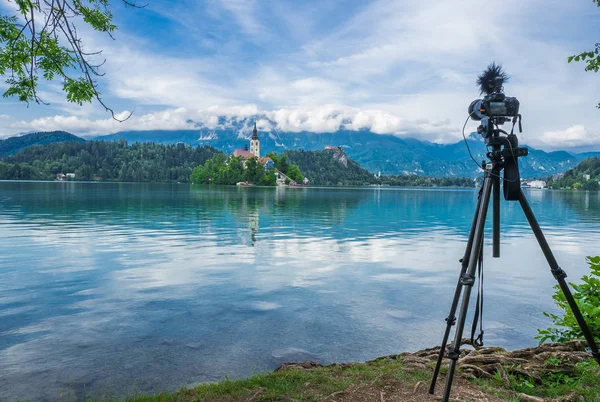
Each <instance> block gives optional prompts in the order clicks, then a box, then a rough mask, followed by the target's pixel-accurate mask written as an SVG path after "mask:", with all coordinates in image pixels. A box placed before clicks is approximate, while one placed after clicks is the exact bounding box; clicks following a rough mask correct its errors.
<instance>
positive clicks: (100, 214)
mask: <svg viewBox="0 0 600 402" xmlns="http://www.w3.org/2000/svg"><path fill="white" fill-rule="evenodd" d="M527 195H528V197H529V200H530V203H531V204H532V208H533V210H534V212H535V213H536V215H537V217H538V220H539V221H540V224H541V226H542V228H543V229H544V231H545V234H546V236H547V238H548V241H549V243H550V245H551V247H552V248H553V251H554V252H555V254H556V256H557V259H558V261H559V263H560V264H561V266H562V267H563V268H564V269H565V270H566V271H567V273H568V274H569V280H578V279H579V277H580V276H581V275H582V274H584V273H585V272H586V271H587V265H586V262H585V256H587V255H592V254H594V255H597V254H600V246H599V245H598V244H599V243H598V238H599V233H600V193H588V192H559V191H547V190H546V191H545V190H528V191H527ZM476 199H477V190H475V189H393V188H352V189H349V188H235V187H212V188H210V187H200V186H190V185H185V184H179V185H177V184H172V185H171V184H124V183H76V182H0V237H1V239H2V241H1V242H0V362H2V363H1V364H0V399H8V400H13V399H30V400H57V399H59V398H61V395H62V398H65V397H66V396H71V397H73V396H77V398H78V399H80V398H82V397H83V396H84V395H85V396H88V397H105V396H113V395H114V396H121V397H122V396H125V395H131V394H133V393H135V392H144V393H154V392H159V391H172V390H176V389H177V388H179V387H180V386H182V385H192V384H195V383H198V382H202V381H214V380H218V379H221V378H223V377H224V376H229V377H230V378H239V377H244V376H248V375H251V374H253V373H256V372H259V371H264V370H270V369H273V368H275V367H276V366H278V365H279V364H281V363H283V362H285V361H294V360H296V361H297V360H318V361H320V362H322V363H331V362H341V361H364V360H368V359H373V358H375V357H378V356H382V355H388V354H392V353H399V352H402V351H414V350H417V349H421V348H425V347H432V346H434V345H437V344H439V343H440V341H441V338H442V335H443V330H444V328H445V322H444V318H445V317H446V316H447V314H448V309H449V307H450V302H451V299H452V296H453V293H454V287H455V285H456V280H457V277H458V273H459V270H460V264H459V262H458V260H459V259H460V258H461V257H462V254H463V252H464V247H465V242H466V238H467V235H468V231H469V229H470V224H471V220H472V216H473V211H474V207H475V202H476ZM489 232H491V224H490V222H489V220H488V234H489ZM490 239H491V236H489V235H488V236H487V239H486V243H488V245H489V241H488V240H490ZM501 252H502V258H500V259H492V258H491V246H490V247H487V248H486V253H485V280H486V283H485V285H486V298H485V302H486V305H485V317H484V326H485V329H486V333H485V343H486V345H488V346H491V345H497V346H503V347H506V348H518V347H526V346H533V345H535V344H536V341H535V340H534V339H533V337H534V336H535V334H536V329H537V328H542V327H543V328H545V327H547V326H548V325H549V324H550V322H549V320H548V319H546V318H545V317H544V316H543V315H542V312H543V311H556V309H555V307H554V306H553V303H552V299H551V295H552V293H553V291H554V290H553V288H552V286H553V285H554V278H553V277H552V275H551V274H550V272H549V269H548V266H547V265H546V262H545V260H544V258H543V255H542V253H541V251H540V250H539V248H538V247H537V243H536V241H535V238H534V237H533V235H532V233H531V231H530V229H529V227H528V226H527V222H526V220H525V217H524V215H523V213H522V212H521V210H520V208H519V205H518V203H513V202H511V203H507V202H503V203H502V250H501ZM472 302H473V303H474V298H473V299H472Z"/></svg>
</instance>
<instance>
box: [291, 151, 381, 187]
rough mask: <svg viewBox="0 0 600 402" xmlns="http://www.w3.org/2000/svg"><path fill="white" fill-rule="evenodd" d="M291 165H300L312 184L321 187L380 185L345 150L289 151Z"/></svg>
mask: <svg viewBox="0 0 600 402" xmlns="http://www.w3.org/2000/svg"><path fill="white" fill-rule="evenodd" d="M285 155H287V156H288V159H289V160H290V162H291V163H293V164H296V165H298V167H299V168H300V171H301V172H302V174H303V175H304V176H305V177H307V178H308V179H309V181H310V183H311V184H316V185H321V186H337V185H344V186H362V185H369V184H375V183H379V180H378V179H377V178H376V177H375V176H374V175H373V174H372V173H371V172H369V171H368V170H365V169H363V168H361V167H360V165H359V164H358V163H357V162H355V161H353V160H352V159H349V158H348V156H347V155H346V153H345V152H344V150H343V148H334V149H331V150H325V151H287V152H286V153H285Z"/></svg>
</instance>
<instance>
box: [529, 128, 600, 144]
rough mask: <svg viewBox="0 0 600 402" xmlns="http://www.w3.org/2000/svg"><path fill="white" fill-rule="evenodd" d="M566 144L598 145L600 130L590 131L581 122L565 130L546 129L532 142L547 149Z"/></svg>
mask: <svg viewBox="0 0 600 402" xmlns="http://www.w3.org/2000/svg"><path fill="white" fill-rule="evenodd" d="M564 144H569V147H573V148H575V147H577V148H580V147H587V146H589V147H592V146H595V145H598V144H600V131H596V132H589V131H588V130H586V128H585V126H583V125H580V124H579V125H575V126H572V127H569V128H567V129H565V130H556V131H546V132H544V134H543V135H541V136H540V137H539V138H536V139H535V141H534V142H533V143H532V145H536V146H540V147H541V148H546V149H560V148H564Z"/></svg>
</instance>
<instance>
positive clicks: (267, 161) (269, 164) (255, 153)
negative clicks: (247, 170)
mask: <svg viewBox="0 0 600 402" xmlns="http://www.w3.org/2000/svg"><path fill="white" fill-rule="evenodd" d="M231 155H232V156H241V157H242V159H243V160H244V161H246V160H248V159H250V158H253V157H256V158H257V159H258V161H259V162H260V163H261V164H262V165H263V166H264V167H265V170H270V169H273V168H275V163H274V162H273V160H272V159H271V158H269V157H268V156H265V157H262V158H261V157H260V140H259V139H258V129H257V128H256V123H254V129H253V130H252V137H251V138H250V150H248V145H246V146H244V148H238V149H236V150H235V151H233V154H231Z"/></svg>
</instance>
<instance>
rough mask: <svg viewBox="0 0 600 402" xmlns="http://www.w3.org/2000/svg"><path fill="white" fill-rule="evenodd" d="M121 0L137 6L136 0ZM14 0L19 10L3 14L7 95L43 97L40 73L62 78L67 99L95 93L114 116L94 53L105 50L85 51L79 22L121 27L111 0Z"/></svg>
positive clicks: (1, 63)
mask: <svg viewBox="0 0 600 402" xmlns="http://www.w3.org/2000/svg"><path fill="white" fill-rule="evenodd" d="M122 2H123V3H124V4H126V5H130V6H134V7H137V6H136V5H135V3H134V2H132V1H129V0H122ZM15 5H16V11H15V15H3V16H0V76H3V77H5V79H6V83H7V84H8V88H7V89H6V91H5V92H4V93H3V96H4V97H5V98H8V97H16V98H18V99H19V100H20V101H23V102H27V103H29V102H31V101H35V102H37V103H44V101H43V100H42V99H40V97H39V96H38V93H37V88H38V85H39V78H40V76H41V77H43V78H44V79H46V80H47V81H53V80H54V79H60V80H61V81H62V84H63V91H64V92H65V95H66V97H67V100H68V101H69V102H74V103H77V104H79V105H82V104H83V103H84V102H91V101H92V100H93V99H96V100H97V101H98V102H99V103H100V104H102V106H104V108H105V109H106V110H107V111H109V112H111V114H112V115H113V118H114V113H113V111H112V110H111V109H110V108H108V107H107V106H106V105H105V104H104V103H103V102H102V99H101V98H100V93H99V92H98V90H97V87H96V85H97V83H96V81H95V79H96V77H98V76H102V75H103V74H102V73H100V72H99V70H98V69H99V67H100V66H101V65H102V64H103V63H101V61H102V60H94V59H95V56H97V55H99V54H100V53H101V52H89V51H84V47H83V43H82V40H81V37H79V36H78V33H77V32H78V31H79V30H78V29H77V26H76V24H75V23H76V22H77V24H78V25H79V24H80V23H81V20H83V23H84V24H87V25H89V26H90V27H91V28H92V29H94V30H95V31H99V32H103V33H106V34H108V35H111V33H112V32H114V31H115V30H116V28H117V27H116V25H115V24H113V23H112V20H113V14H112V12H111V11H110V1H109V0H65V1H58V2H55V1H52V2H49V1H43V2H41V1H34V0H15ZM111 37H112V36H111Z"/></svg>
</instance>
